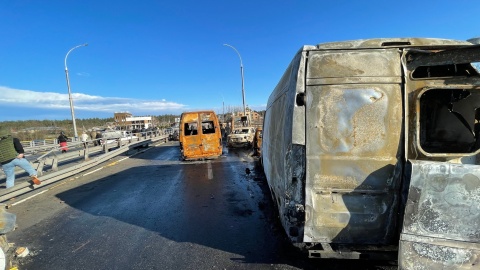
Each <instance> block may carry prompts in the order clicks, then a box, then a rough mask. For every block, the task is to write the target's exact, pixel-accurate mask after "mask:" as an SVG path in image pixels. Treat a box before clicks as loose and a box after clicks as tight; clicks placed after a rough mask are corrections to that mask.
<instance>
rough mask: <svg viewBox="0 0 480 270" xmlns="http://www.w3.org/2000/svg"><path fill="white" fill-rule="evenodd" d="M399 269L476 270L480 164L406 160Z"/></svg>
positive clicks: (479, 257)
mask: <svg viewBox="0 0 480 270" xmlns="http://www.w3.org/2000/svg"><path fill="white" fill-rule="evenodd" d="M410 162H411V164H412V168H411V181H410V188H409V192H408V200H407V203H406V208H405V218H404V222H403V223H404V224H403V229H402V238H401V241H400V246H401V248H400V257H399V264H400V265H401V268H402V269H418V270H420V269H479V267H480V166H478V165H469V164H453V163H449V162H432V161H419V160H410Z"/></svg>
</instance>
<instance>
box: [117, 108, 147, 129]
mask: <svg viewBox="0 0 480 270" xmlns="http://www.w3.org/2000/svg"><path fill="white" fill-rule="evenodd" d="M113 118H114V120H115V125H116V126H117V127H118V128H120V129H122V130H134V129H142V128H149V127H152V126H153V121H154V119H153V117H152V116H133V115H132V114H131V113H129V112H116V113H114V117H113Z"/></svg>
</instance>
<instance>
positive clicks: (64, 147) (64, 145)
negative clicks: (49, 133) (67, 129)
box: [57, 131, 68, 153]
mask: <svg viewBox="0 0 480 270" xmlns="http://www.w3.org/2000/svg"><path fill="white" fill-rule="evenodd" d="M57 140H58V143H59V144H60V148H61V149H62V153H66V152H67V150H68V147H67V140H68V137H67V136H66V135H65V133H64V132H63V131H61V132H60V135H59V136H58V138H57Z"/></svg>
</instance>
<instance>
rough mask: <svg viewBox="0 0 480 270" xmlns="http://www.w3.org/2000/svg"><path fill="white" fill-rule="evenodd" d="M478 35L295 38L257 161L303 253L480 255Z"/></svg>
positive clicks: (439, 264)
mask: <svg viewBox="0 0 480 270" xmlns="http://www.w3.org/2000/svg"><path fill="white" fill-rule="evenodd" d="M477 62H480V46H479V45H476V44H474V43H472V42H468V41H456V40H445V39H425V38H400V39H370V40H355V41H345V42H333V43H325V44H319V45H317V46H304V47H303V48H301V49H300V50H299V52H298V53H297V54H296V55H295V57H294V59H293V60H292V62H291V63H290V65H289V67H288V68H287V70H286V71H285V73H284V75H283V77H282V78H281V80H280V82H279V83H278V85H277V86H276V88H275V89H274V90H273V92H272V94H271V95H270V97H269V100H268V104H267V109H266V115H265V120H264V126H263V144H262V162H263V165H264V171H265V175H266V177H267V181H268V184H269V187H270V190H271V193H272V197H273V200H274V202H275V203H276V205H277V208H278V212H279V216H280V219H281V222H282V225H283V227H284V229H285V232H286V234H287V235H288V237H289V238H290V240H291V241H292V242H293V243H295V245H298V246H300V247H301V248H304V249H305V250H308V252H309V255H310V257H314V258H347V259H362V258H365V259H383V258H385V259H387V258H391V257H394V258H395V259H398V265H399V268H400V269H447V268H448V269H475V268H478V267H479V265H480V76H479V69H478V68H477Z"/></svg>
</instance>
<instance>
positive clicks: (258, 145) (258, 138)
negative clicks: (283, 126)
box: [253, 128, 263, 156]
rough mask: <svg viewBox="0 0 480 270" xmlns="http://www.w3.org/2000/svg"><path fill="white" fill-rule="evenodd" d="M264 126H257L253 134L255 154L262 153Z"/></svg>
mask: <svg viewBox="0 0 480 270" xmlns="http://www.w3.org/2000/svg"><path fill="white" fill-rule="evenodd" d="M262 137H263V136H262V128H257V130H256V131H255V135H254V136H253V155H254V156H260V155H261V154H262Z"/></svg>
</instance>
